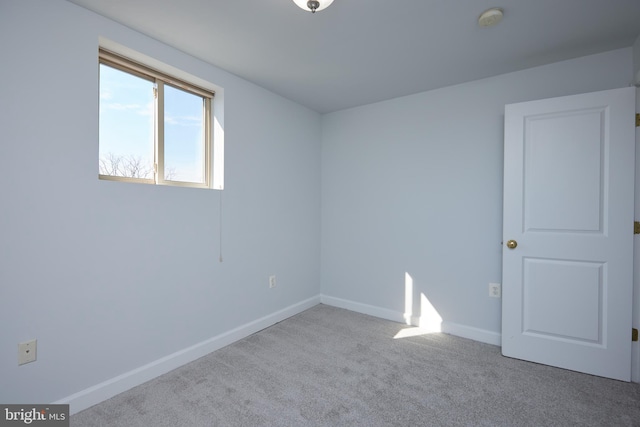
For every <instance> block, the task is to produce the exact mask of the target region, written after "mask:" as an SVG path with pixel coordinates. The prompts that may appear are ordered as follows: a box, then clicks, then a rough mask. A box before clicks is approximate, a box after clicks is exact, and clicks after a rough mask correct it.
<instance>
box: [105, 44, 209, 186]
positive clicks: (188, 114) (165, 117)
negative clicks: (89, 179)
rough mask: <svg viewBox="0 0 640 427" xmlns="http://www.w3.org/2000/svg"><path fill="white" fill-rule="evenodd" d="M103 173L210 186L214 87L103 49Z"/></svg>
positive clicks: (132, 179) (128, 178)
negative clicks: (180, 77)
mask: <svg viewBox="0 0 640 427" xmlns="http://www.w3.org/2000/svg"><path fill="white" fill-rule="evenodd" d="M99 62H100V134H99V138H100V139H99V141H100V142H99V162H98V163H99V165H98V168H99V177H100V178H101V179H108V180H118V181H130V182H143V183H150V184H165V185H180V186H188V187H204V188H209V187H210V183H211V104H212V102H211V100H212V98H213V92H210V91H207V90H204V89H202V88H200V87H197V86H195V85H192V84H189V83H187V82H185V81H182V80H179V79H176V78H173V77H171V76H168V75H165V74H164V73H161V72H158V71H156V70H153V69H151V68H148V67H146V66H144V65H141V64H138V63H136V62H133V61H131V60H129V59H126V58H124V57H121V56H119V55H116V54H114V53H111V52H109V51H106V50H103V49H100V54H99Z"/></svg>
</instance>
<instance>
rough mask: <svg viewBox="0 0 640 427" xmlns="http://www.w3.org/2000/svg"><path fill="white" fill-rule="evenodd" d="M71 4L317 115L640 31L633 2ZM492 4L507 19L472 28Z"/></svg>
mask: <svg viewBox="0 0 640 427" xmlns="http://www.w3.org/2000/svg"><path fill="white" fill-rule="evenodd" d="M69 1H71V2H72V3H75V4H78V5H81V6H83V7H86V8H88V9H90V10H93V11H95V12H98V13H99V14H101V15H104V16H106V17H109V18H111V19H113V20H115V21H118V22H120V23H122V24H124V25H126V26H128V27H131V28H133V29H135V30H138V31H140V32H142V33H144V34H147V35H149V36H151V37H153V38H155V39H157V40H160V41H162V42H164V43H166V44H168V45H170V46H173V47H175V48H178V49H180V50H182V51H184V52H187V53H189V54H191V55H193V56H195V57H198V58H200V59H202V60H204V61H207V62H209V63H211V64H213V65H216V66H218V67H220V68H222V69H225V70H227V71H229V72H232V73H234V74H236V75H238V76H240V77H242V78H244V79H246V80H249V81H252V82H254V83H256V84H258V85H260V86H262V87H264V88H266V89H269V90H271V91H273V92H275V93H278V94H280V95H282V96H284V97H286V98H289V99H291V100H294V101H296V102H298V103H300V104H302V105H305V106H307V107H309V108H311V109H313V110H316V111H318V112H320V113H326V112H330V111H335V110H340V109H344V108H348V107H353V106H358V105H363V104H368V103H371V102H376V101H381V100H385V99H390V98H395V97H398V96H403V95H408V94H411V93H416V92H421V91H425V90H430V89H435V88H439V87H444V86H449V85H452V84H457V83H462V82H466V81H471V80H476V79H479V78H484V77H489V76H493V75H497V74H503V73H507V72H511V71H516V70H521V69H524V68H529V67H532V66H537V65H543V64H546V63H550V62H554V61H558V60H563V59H569V58H574V57H578V56H583V55H589V54H593V53H598V52H602V51H606V50H611V49H616V48H620V47H628V46H631V45H632V44H633V42H634V40H635V39H636V37H637V36H638V35H639V34H640V0H335V1H334V2H333V4H332V5H331V6H330V7H329V8H327V9H325V10H323V11H321V12H318V13H315V14H311V13H308V12H305V11H303V10H301V9H300V8H298V7H297V6H296V5H295V4H294V3H293V1H292V0H69ZM494 6H498V7H501V8H503V9H504V13H505V17H504V20H503V21H502V22H501V23H500V24H499V25H498V26H496V27H493V28H480V27H479V26H478V25H477V21H476V20H477V18H478V16H479V15H480V13H481V12H482V11H484V10H485V9H488V8H490V7H494ZM629 76H630V77H629V79H630V81H631V70H630V72H629ZM214 83H215V82H214Z"/></svg>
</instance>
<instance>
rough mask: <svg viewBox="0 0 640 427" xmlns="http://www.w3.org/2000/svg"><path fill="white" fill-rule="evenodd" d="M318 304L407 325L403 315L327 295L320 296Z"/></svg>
mask: <svg viewBox="0 0 640 427" xmlns="http://www.w3.org/2000/svg"><path fill="white" fill-rule="evenodd" d="M320 302H322V304H327V305H331V306H333V307H338V308H344V309H346V310H351V311H355V312H357V313H362V314H368V315H369V316H373V317H379V318H381V319H387V320H392V321H394V322H398V323H404V324H406V323H407V322H406V320H405V316H404V313H400V312H398V311H393V310H389V309H387V308H381V307H376V306H374V305H368V304H363V303H360V302H355V301H350V300H346V299H342V298H335V297H330V296H328V295H320Z"/></svg>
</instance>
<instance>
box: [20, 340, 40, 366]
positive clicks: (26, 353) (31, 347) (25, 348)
mask: <svg viewBox="0 0 640 427" xmlns="http://www.w3.org/2000/svg"><path fill="white" fill-rule="evenodd" d="M36 345H37V341H36V340H31V341H25V342H21V343H20V344H18V365H24V364H25V363H30V362H35V360H36Z"/></svg>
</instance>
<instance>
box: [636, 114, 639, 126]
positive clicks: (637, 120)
mask: <svg viewBox="0 0 640 427" xmlns="http://www.w3.org/2000/svg"><path fill="white" fill-rule="evenodd" d="M636 127H637V128H638V127H640V113H636Z"/></svg>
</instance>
